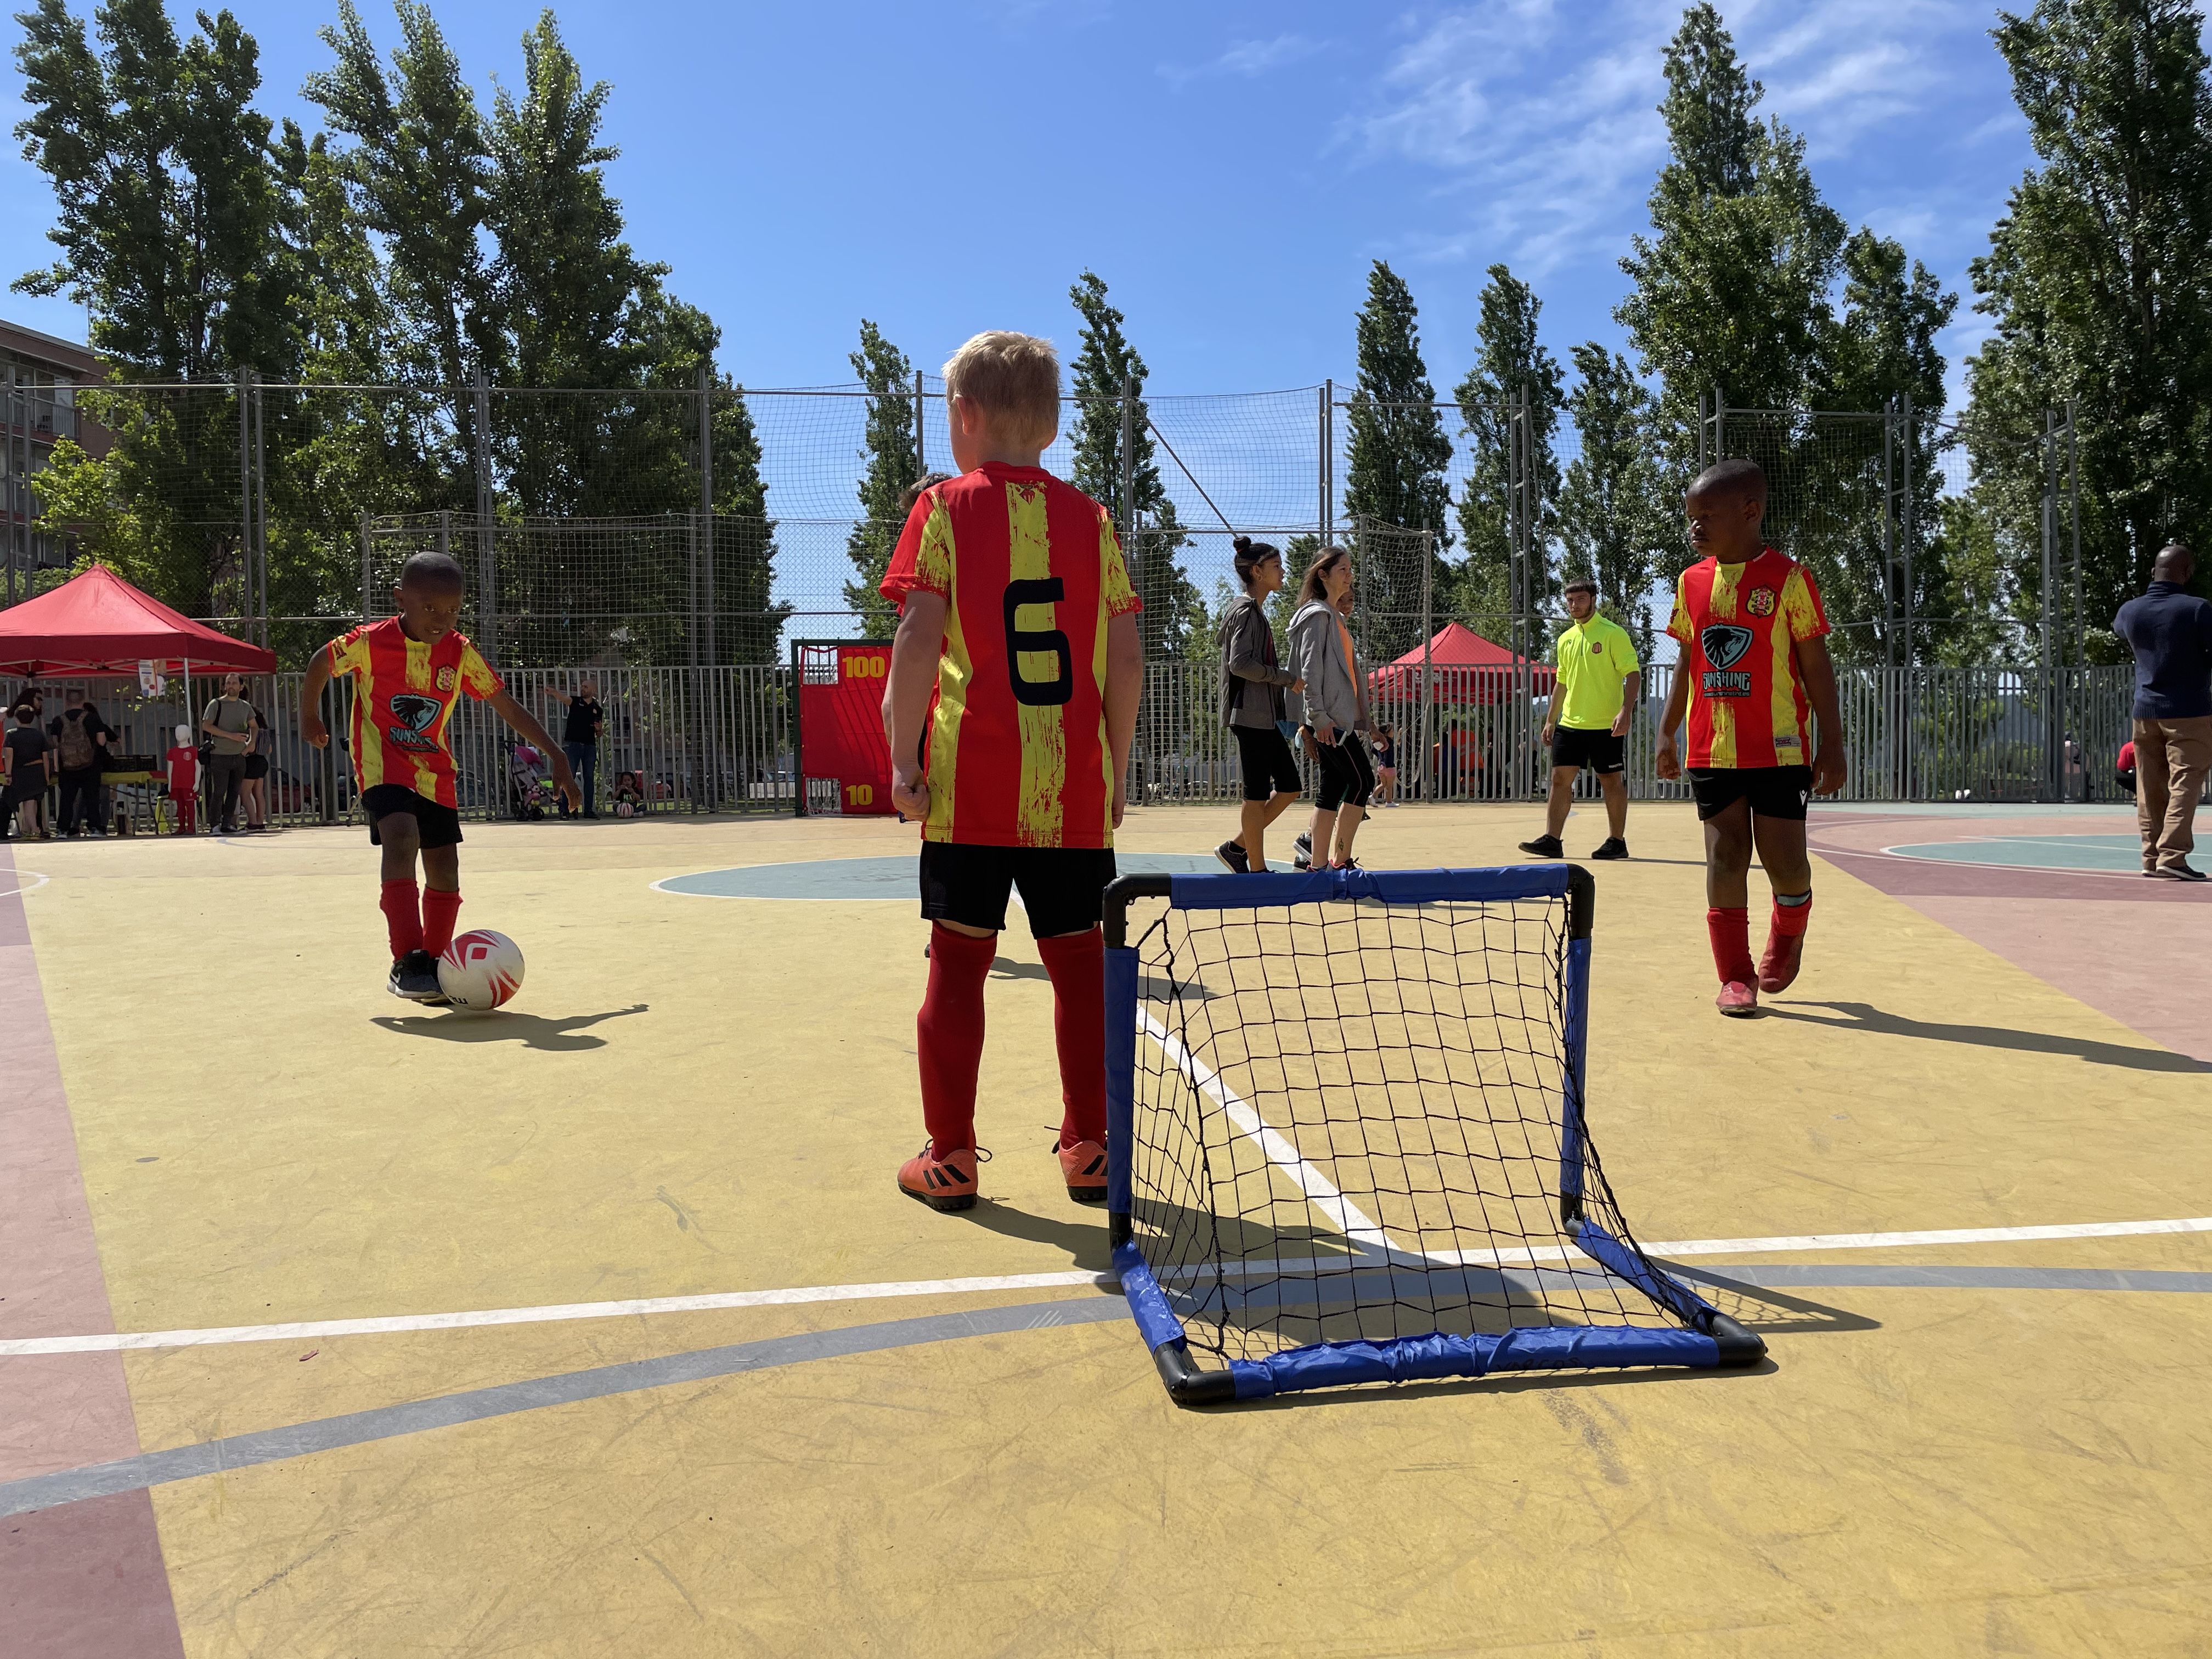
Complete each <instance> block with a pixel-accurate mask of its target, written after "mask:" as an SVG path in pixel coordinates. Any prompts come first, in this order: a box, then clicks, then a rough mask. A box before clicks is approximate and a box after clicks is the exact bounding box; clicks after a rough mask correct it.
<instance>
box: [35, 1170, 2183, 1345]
mask: <svg viewBox="0 0 2212 1659" xmlns="http://www.w3.org/2000/svg"><path fill="white" fill-rule="evenodd" d="M1347 1207H1348V1206H1347ZM2149 1233H2212V1216H2193V1217H2190V1218H2186V1219H2183V1220H2178V1221H2082V1222H2074V1223H2069V1224H2067V1225H2060V1226H2048V1227H1953V1228H1946V1229H1939V1230H1936V1231H1922V1232H1902V1233H1803V1234H1785V1235H1784V1236H1782V1237H1776V1238H1688V1239H1661V1240H1653V1241H1649V1242H1647V1243H1645V1244H1644V1251H1645V1253H1646V1254H1647V1255H1654V1256H1678V1255H1766V1254H1770V1253H1772V1252H1778V1251H1784V1250H1881V1249H1892V1248H1893V1247H1895V1246H1898V1245H1905V1244H2015V1243H2033V1242H2034V1241H2036V1240H2039V1239H2055V1238H2128V1237H2139V1236H2141V1235H2143V1234H2149ZM1464 1254H1465V1256H1466V1259H1467V1261H1468V1264H1469V1265H1474V1263H1476V1262H1478V1261H1482V1260H1483V1259H1484V1257H1485V1254H1486V1253H1484V1252H1481V1251H1474V1250H1470V1251H1467V1252H1465V1253H1464ZM1492 1254H1495V1255H1498V1257H1499V1258H1500V1260H1498V1261H1497V1262H1496V1264H1495V1265H1497V1266H1499V1267H1515V1266H1519V1265H1523V1264H1524V1263H1525V1261H1527V1259H1528V1258H1529V1257H1534V1258H1536V1259H1539V1260H1546V1261H1560V1260H1565V1258H1566V1256H1567V1255H1568V1254H1569V1252H1568V1251H1566V1250H1565V1249H1558V1248H1546V1249H1530V1250H1528V1251H1526V1252H1523V1251H1518V1250H1516V1251H1510V1252H1509V1251H1499V1252H1494V1253H1492ZM1439 1259H1440V1260H1441V1258H1439ZM1358 1265H1359V1264H1358V1263H1357V1262H1356V1261H1354V1260H1352V1259H1351V1258H1342V1257H1340V1258H1336V1259H1334V1260H1330V1259H1327V1258H1318V1257H1317V1258H1315V1259H1313V1260H1312V1261H1309V1262H1304V1263H1300V1262H1292V1261H1283V1262H1278V1263H1275V1264H1273V1266H1272V1267H1271V1268H1270V1271H1275V1270H1279V1269H1282V1268H1290V1267H1301V1266H1304V1267H1311V1268H1313V1269H1315V1270H1316V1271H1343V1270H1345V1269H1346V1268H1348V1267H1355V1266H1358ZM1083 1285H1090V1286H1092V1287H1094V1288H1097V1289H1098V1290H1102V1291H1111V1290H1113V1289H1115V1281H1114V1279H1113V1277H1112V1275H1111V1274H1107V1273H1082V1272H1073V1273H1002V1274H998V1275H996V1276H994V1277H990V1278H981V1279H893V1280H890V1281H887V1282H884V1283H881V1284H872V1285H799V1286H796V1287H793V1288H791V1289H787V1290H775V1291H717V1292H715V1293H714V1294H711V1295H706V1296H657V1297H641V1298H639V1299H637V1300H635V1301H629V1302H569V1303H560V1304H554V1305H552V1306H550V1307H536V1308H485V1309H478V1310H473V1311H470V1312H465V1313H433V1314H397V1315H392V1316H387V1317H385V1318H380V1319H315V1320H302V1321H299V1322H294V1323H290V1324H283V1325H224V1326H216V1327H211V1328H205V1329H199V1330H180V1331H125V1332H122V1333H120V1334H115V1333H110V1334H105V1335H98V1336H25V1337H10V1338H0V1358H32V1357H33V1356H37V1355H41V1354H65V1353H118V1352H128V1351H134V1350H141V1349H148V1348H199V1347H211V1346H222V1345H226V1344H229V1343H234V1342H291V1341H298V1340H301V1339H302V1338H307V1337H325V1336H389V1335H396V1334H404V1333H407V1332H410V1331H459V1330H477V1329H480V1328H484V1327H487V1326H493V1325H539V1324H550V1323H556V1322H562V1321H567V1320H573V1319H624V1318H632V1317H636V1316H643V1315H651V1314H678V1313H712V1312H715V1311H718V1310H722V1309H728V1308H786V1307H797V1306H801V1305H804V1304H809V1303H816V1302H871V1301H878V1300H883V1299H886V1298H896V1297H915V1296H961V1295H970V1294H975V1293H977V1292H990V1291H1035V1290H1055V1289H1063V1288H1067V1289H1072V1288H1075V1287H1079V1286H1083Z"/></svg>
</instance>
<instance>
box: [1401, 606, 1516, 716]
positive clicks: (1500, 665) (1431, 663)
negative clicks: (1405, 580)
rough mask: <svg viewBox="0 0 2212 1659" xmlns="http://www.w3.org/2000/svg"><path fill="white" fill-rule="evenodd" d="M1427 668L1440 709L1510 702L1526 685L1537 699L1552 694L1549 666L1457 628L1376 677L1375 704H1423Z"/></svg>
mask: <svg viewBox="0 0 2212 1659" xmlns="http://www.w3.org/2000/svg"><path fill="white" fill-rule="evenodd" d="M1424 668H1425V669H1426V671H1427V673H1426V682H1425V683H1426V685H1427V688H1428V696H1429V697H1430V698H1431V700H1432V701H1434V702H1439V703H1448V704H1453V705H1465V704H1470V703H1496V702H1507V701H1509V700H1510V699H1511V698H1512V697H1514V696H1516V695H1517V689H1518V688H1519V687H1520V686H1522V684H1525V685H1526V686H1527V689H1528V696H1532V697H1547V696H1551V694H1552V669H1551V666H1550V665H1549V664H1547V663H1541V662H1537V661H1534V660H1533V659H1528V658H1525V657H1516V656H1515V655H1514V653H1512V652H1510V651H1509V650H1507V649H1506V648H1505V647H1504V646H1502V645H1497V644H1493V643H1492V641H1488V640H1486V639H1485V638H1483V637H1482V635H1480V634H1478V633H1476V632H1475V631H1474V629H1471V628H1468V627H1465V626H1463V625H1462V624H1461V623H1455V622H1454V623H1445V624H1444V625H1443V627H1442V628H1440V629H1437V631H1436V634H1435V635H1434V636H1433V637H1431V639H1430V641H1429V642H1428V643H1427V645H1425V646H1419V645H1417V646H1415V647H1413V649H1412V650H1411V651H1408V652H1407V653H1406V654H1405V655H1404V656H1402V657H1401V658H1399V659H1397V661H1395V662H1392V663H1385V664H1384V665H1383V666H1382V667H1380V668H1378V669H1376V671H1374V672H1373V673H1371V674H1370V675H1369V676H1368V677H1367V685H1368V696H1369V697H1370V700H1372V701H1374V702H1382V701H1383V700H1384V699H1385V698H1387V699H1389V701H1391V702H1407V701H1413V700H1418V699H1419V697H1420V696H1421V694H1422V686H1423V684H1424V676H1423V670H1424ZM1523 674H1525V675H1526V677H1527V678H1526V679H1525V681H1524V680H1523V679H1522V675H1523Z"/></svg>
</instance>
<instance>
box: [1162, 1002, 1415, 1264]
mask: <svg viewBox="0 0 2212 1659" xmlns="http://www.w3.org/2000/svg"><path fill="white" fill-rule="evenodd" d="M1137 1029H1138V1030H1140V1031H1142V1032H1143V1033H1144V1034H1145V1035H1146V1036H1148V1037H1150V1038H1152V1041H1153V1042H1156V1043H1158V1045H1159V1048H1160V1052H1161V1053H1162V1054H1165V1055H1166V1056H1167V1057H1168V1060H1169V1063H1170V1064H1171V1065H1172V1066H1175V1067H1176V1069H1177V1070H1178V1071H1180V1072H1182V1074H1183V1075H1184V1076H1185V1077H1187V1078H1188V1079H1190V1080H1191V1082H1192V1083H1194V1084H1195V1085H1197V1086H1198V1087H1199V1088H1200V1090H1202V1091H1205V1092H1206V1094H1208V1095H1210V1096H1212V1097H1213V1101H1214V1103H1215V1104H1217V1105H1218V1106H1219V1107H1220V1108H1221V1109H1222V1110H1223V1111H1224V1112H1225V1113H1227V1114H1228V1115H1229V1121H1231V1123H1233V1124H1235V1125H1236V1126H1237V1132H1238V1133H1241V1134H1243V1136H1244V1137H1245V1138H1246V1139H1249V1140H1253V1141H1256V1142H1257V1143H1258V1144H1259V1147H1260V1150H1261V1152H1262V1153H1264V1154H1265V1155H1266V1157H1267V1162H1268V1164H1270V1165H1272V1166H1273V1168H1275V1169H1278V1170H1281V1171H1282V1172H1283V1174H1284V1175H1285V1176H1286V1177H1288V1179H1289V1181H1290V1183H1291V1185H1292V1186H1293V1187H1296V1188H1297V1189H1298V1190H1299V1191H1300V1192H1302V1193H1304V1194H1305V1195H1306V1198H1307V1200H1308V1201H1309V1202H1310V1203H1311V1204H1312V1205H1313V1206H1314V1208H1316V1210H1319V1211H1320V1212H1322V1214H1323V1215H1325V1216H1327V1217H1328V1219H1329V1225H1332V1226H1334V1228H1335V1229H1336V1230H1337V1231H1339V1232H1340V1233H1342V1234H1343V1235H1344V1236H1345V1237H1346V1238H1348V1239H1350V1240H1352V1243H1355V1244H1359V1245H1364V1246H1365V1247H1366V1248H1367V1249H1370V1250H1383V1251H1390V1250H1394V1249H1395V1246H1394V1245H1392V1243H1390V1238H1389V1234H1387V1233H1385V1232H1384V1231H1383V1230H1382V1228H1380V1227H1378V1226H1376V1225H1375V1223H1374V1222H1373V1221H1371V1220H1370V1219H1369V1218H1368V1217H1367V1216H1366V1214H1365V1213H1364V1212H1362V1211H1361V1210H1360V1209H1359V1208H1358V1206H1355V1205H1354V1204H1353V1203H1352V1200H1350V1199H1348V1198H1346V1197H1345V1195H1344V1194H1342V1193H1341V1192H1340V1191H1339V1190H1338V1189H1337V1188H1336V1185H1335V1183H1334V1182H1331V1181H1330V1180H1329V1178H1328V1176H1325V1175H1323V1174H1322V1172H1321V1171H1320V1170H1316V1169H1315V1168H1314V1166H1313V1165H1312V1164H1309V1163H1307V1162H1306V1161H1305V1159H1304V1158H1303V1157H1301V1156H1300V1155H1299V1152H1298V1149H1297V1147H1295V1146H1292V1145H1291V1143H1290V1142H1289V1141H1287V1140H1285V1139H1284V1138H1283V1137H1282V1136H1281V1135H1279V1134H1278V1133H1275V1131H1274V1130H1273V1128H1271V1127H1269V1126H1268V1123H1267V1120H1266V1119H1265V1118H1263V1117H1261V1115H1260V1114H1259V1113H1258V1112H1257V1111H1255V1110H1254V1109H1253V1108H1252V1107H1251V1106H1250V1105H1249V1103H1247V1102H1245V1101H1244V1100H1243V1099H1242V1098H1241V1097H1239V1096H1238V1095H1237V1092H1236V1091H1235V1090H1233V1089H1231V1087H1230V1086H1229V1085H1227V1084H1225V1083H1224V1082H1223V1081H1222V1080H1221V1074H1220V1073H1218V1072H1216V1071H1215V1070H1213V1068H1212V1066H1208V1065H1207V1064H1206V1062H1205V1061H1204V1060H1200V1059H1199V1058H1198V1056H1196V1055H1195V1054H1192V1053H1191V1052H1190V1050H1189V1049H1188V1048H1184V1047H1183V1045H1182V1042H1181V1040H1180V1039H1178V1038H1177V1037H1176V1036H1175V1034H1174V1033H1173V1032H1171V1031H1170V1030H1168V1029H1167V1028H1166V1027H1165V1026H1164V1025H1162V1024H1160V1023H1159V1021H1158V1020H1156V1019H1154V1018H1152V1016H1151V1015H1150V1014H1148V1013H1146V1012H1145V1011H1144V1010H1143V1009H1142V1008H1139V1009H1138V1010H1137Z"/></svg>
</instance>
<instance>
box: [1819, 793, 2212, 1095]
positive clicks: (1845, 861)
mask: <svg viewBox="0 0 2212 1659" xmlns="http://www.w3.org/2000/svg"><path fill="white" fill-rule="evenodd" d="M2135 833H2136V819H2135V813H2134V811H2133V810H2132V809H2131V808H2129V807H2125V806H2112V807H2049V806H2040V807H2039V806H2031V805H2023V806H2021V807H2020V808H2018V809H2017V811H2016V812H2014V811H2005V812H1996V811H1993V809H1991V808H1989V807H1983V806H1976V807H1968V808H1962V809H1959V810H1956V811H1952V810H1947V809H1945V808H1943V807H1941V806H1934V807H1912V806H1903V807H1899V808H1897V809H1895V810H1893V811H1881V810H1879V809H1874V808H1869V809H1863V810H1855V811H1846V810H1842V809H1836V808H1830V809H1828V810H1826V811H1819V810H1816V811H1814V814H1813V816H1812V821H1811V829H1810V839H1811V844H1812V847H1813V850H1814V852H1816V853H1818V854H1820V856H1821V857H1823V858H1826V859H1831V860H1834V862H1835V863H1836V864H1837V865H1838V866H1839V867H1841V868H1842V869H1844V870H1847V871H1849V872H1850V873H1851V874H1852V875H1854V876H1856V877H1857V878H1859V879H1860V880H1861V881H1863V882H1866V883H1868V884H1869V885H1871V886H1874V887H1876V888H1878V889H1880V890H1881V891H1882V892H1885V893H1887V894H1888V895H1889V896H1891V897H1893V898H1895V899H1898V900H1899V901H1901V902H1904V903H1905V904H1908V905H1910V906H1911V907H1912V908H1914V909H1916V910H1917V911H1919V912H1920V913H1921V914H1922V915H1924V916H1927V917H1929V919H1930V920H1932V921H1939V922H1941V923H1942V924H1943V925H1944V926H1945V927H1949V928H1951V929H1952V930H1953V931H1954V932H1956V933H1961V934H1964V935H1965V936H1966V938H1968V939H1972V940H1973V941H1974V942H1975V943H1976V944H1978V945H1982V946H1984V948H1986V949H1988V950H1990V951H1995V952H1996V954H1998V955H1999V956H2001V957H2004V958H2005V959H2006V960H2008V961H2009V962H2013V963H2017V964H2018V965H2019V966H2021V967H2022V968H2024V969H2027V971H2028V972H2029V973H2031V974H2033V975H2035V976H2036V977H2037V978H2039V979H2041V980H2043V981H2046V982H2047V983H2049V984H2051V985H2053V986H2056V987H2057V988H2058V989H2060V990H2062V991H2063V992H2065V993H2066V994H2068V995H2069V996H2071V997H2075V998H2077V999H2078V1000H2081V1001H2082V1002H2085V1003H2087V1004H2088V1005H2089V1006H2091V1007H2093V1008H2094V1009H2096V1010H2097V1011H2098V1012H2100V1013H2103V1014H2107V1015H2109V1016H2111V1017H2112V1018H2114V1019H2117V1020H2118V1021H2120V1022H2121V1023H2122V1024H2124V1025H2127V1026H2130V1027H2131V1028H2132V1029H2134V1030H2137V1031H2140V1032H2142V1034H2143V1035H2144V1036H2147V1037H2149V1038H2151V1039H2153V1040H2154V1041H2155V1042H2160V1043H2161V1044H2163V1045H2164V1046H2166V1048H2172V1049H2173V1050H2175V1051H2176V1052H2177V1053H2179V1054H2188V1055H2190V1056H2191V1057H2192V1058H2194V1059H2197V1060H2212V957H2208V956H2207V952H2206V948H2205V947H2206V944H2207V942H2208V939H2212V883H2208V884H2205V885H2203V886H2202V887H2184V886H2180V885H2179V884H2175V883H2172V882H2166V881H2152V880H2147V879H2145V878H2142V877H2141V876H2140V875H2138V874H2136V873H2135V872H2133V871H2131V870H2128V869H2126V868H2124V867H2121V868H2116V869H2113V870H2107V871H2083V870H2077V869H2069V868H2065V867H2060V866H2059V864H2058V859H2059V857H2060V854H2061V852H2062V851H2063V843H2066V842H2089V841H2092V840H2093V841H2096V842H2105V843H2108V844H2113V845H2118V844H2120V843H2123V842H2124V841H2125V839H2126V838H2128V837H2131V836H2134V835H2135ZM1931 843H1937V844H1941V843H1948V845H1949V846H1950V847H1951V848H1955V849H1956V850H1957V852H1958V854H1959V856H1958V857H1957V858H1955V859H1938V858H1934V857H1930V856H1929V855H1928V849H1929V847H1930V844H1931ZM1908 847H1909V848H1916V849H1919V850H1917V851H1915V852H1912V853H1905V852H1900V851H1898V850H1896V849H1899V848H1908ZM2039 860H2047V861H2039ZM2127 861H2128V860H2126V858H2125V857H2124V856H2121V857H2118V858H2115V859H2114V860H2112V862H2113V863H2114V864H2115V865H2118V866H2124V865H2125V864H2126V863H2127Z"/></svg>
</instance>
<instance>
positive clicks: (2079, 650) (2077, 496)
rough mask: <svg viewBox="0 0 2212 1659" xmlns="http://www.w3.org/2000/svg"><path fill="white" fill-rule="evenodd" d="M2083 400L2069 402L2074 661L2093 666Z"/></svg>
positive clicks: (2068, 522) (2068, 517)
mask: <svg viewBox="0 0 2212 1659" xmlns="http://www.w3.org/2000/svg"><path fill="white" fill-rule="evenodd" d="M2080 410H2081V401H2080V399H2078V398H2073V397H2069V398H2067V399H2066V525H2067V530H2068V532H2069V535H2070V536H2071V537H2072V538H2073V543H2074V661H2075V665H2077V666H2079V667H2082V668H2087V666H2088V665H2089V629H2088V619H2087V617H2085V616H2083V615H2082V611H2081V453H2080V451H2079V449H2078V448H2077V447H2076V445H2075V427H2076V424H2077V423H2076V421H2075V416H2076V415H2077V414H2079V412H2080Z"/></svg>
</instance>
